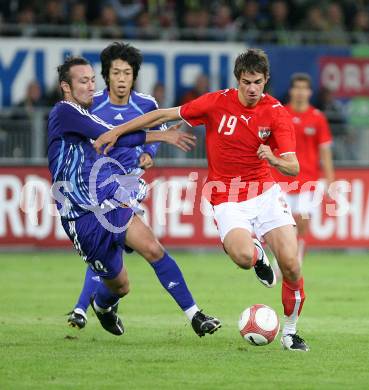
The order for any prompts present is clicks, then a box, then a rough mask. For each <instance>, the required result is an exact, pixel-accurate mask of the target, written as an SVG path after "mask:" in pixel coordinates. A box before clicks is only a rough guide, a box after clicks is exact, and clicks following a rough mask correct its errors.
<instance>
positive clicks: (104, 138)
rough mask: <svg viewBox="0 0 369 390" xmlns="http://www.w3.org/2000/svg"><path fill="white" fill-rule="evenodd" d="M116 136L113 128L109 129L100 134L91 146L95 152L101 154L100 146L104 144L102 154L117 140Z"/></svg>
mask: <svg viewBox="0 0 369 390" xmlns="http://www.w3.org/2000/svg"><path fill="white" fill-rule="evenodd" d="M117 139H118V137H117V136H116V134H115V132H114V130H109V131H107V132H105V133H104V134H101V135H100V136H99V137H98V138H97V140H96V141H95V142H94V144H93V146H94V148H95V150H96V152H97V153H99V154H101V148H102V147H103V146H104V145H106V146H105V148H104V152H103V153H104V154H107V153H108V151H109V150H110V149H111V148H112V147H113V146H114V144H115V143H116V142H117Z"/></svg>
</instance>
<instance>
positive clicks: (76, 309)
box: [73, 307, 87, 320]
mask: <svg viewBox="0 0 369 390" xmlns="http://www.w3.org/2000/svg"><path fill="white" fill-rule="evenodd" d="M73 311H74V312H75V313H77V314H80V315H81V316H82V317H83V318H84V319H85V320H87V314H86V312H85V311H84V310H83V309H80V308H79V307H76V308H75V309H74V310H73Z"/></svg>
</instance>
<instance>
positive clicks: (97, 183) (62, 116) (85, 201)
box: [48, 101, 146, 220]
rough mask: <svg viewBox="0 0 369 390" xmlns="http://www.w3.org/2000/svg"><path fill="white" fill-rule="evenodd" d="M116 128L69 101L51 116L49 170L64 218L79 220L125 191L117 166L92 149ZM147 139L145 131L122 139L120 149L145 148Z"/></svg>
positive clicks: (58, 104)
mask: <svg viewBox="0 0 369 390" xmlns="http://www.w3.org/2000/svg"><path fill="white" fill-rule="evenodd" d="M112 127H113V126H112V125H110V124H107V123H106V122H104V121H103V120H102V119H100V118H99V117H97V116H95V115H92V114H91V113H90V112H89V111H88V110H86V109H83V108H82V107H81V106H79V105H78V104H75V103H72V102H69V101H61V102H59V103H57V104H56V105H55V107H54V108H53V109H52V111H51V112H50V114H49V120H48V161H49V170H50V172H51V175H52V182H53V190H54V193H56V192H55V191H57V195H56V203H57V207H58V210H59V212H60V214H61V216H62V217H63V218H65V219H68V220H73V219H77V218H79V217H80V216H82V215H84V214H86V213H87V212H90V211H93V210H94V209H96V207H100V206H101V205H102V204H103V203H105V202H109V200H113V199H114V198H116V197H115V194H116V192H117V191H119V190H121V186H120V185H119V183H118V181H116V180H112V177H113V176H112V166H114V165H115V164H111V163H109V162H108V163H104V161H106V157H104V156H100V155H98V154H97V153H96V152H95V150H94V148H93V146H92V140H94V139H96V138H97V137H98V136H99V135H101V134H103V133H105V132H106V131H107V130H109V129H111V128H112ZM145 139H146V133H145V132H144V131H137V132H135V133H131V134H128V135H125V136H123V137H119V139H118V141H117V143H116V146H117V148H116V149H119V148H122V149H125V148H130V149H131V148H134V147H136V146H138V145H142V144H144V143H145ZM102 159H105V160H102ZM99 165H100V166H99ZM97 166H99V168H98V169H97V170H96V168H97ZM91 186H92V187H91ZM118 199H120V198H118Z"/></svg>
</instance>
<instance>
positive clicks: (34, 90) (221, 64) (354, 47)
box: [0, 0, 369, 248]
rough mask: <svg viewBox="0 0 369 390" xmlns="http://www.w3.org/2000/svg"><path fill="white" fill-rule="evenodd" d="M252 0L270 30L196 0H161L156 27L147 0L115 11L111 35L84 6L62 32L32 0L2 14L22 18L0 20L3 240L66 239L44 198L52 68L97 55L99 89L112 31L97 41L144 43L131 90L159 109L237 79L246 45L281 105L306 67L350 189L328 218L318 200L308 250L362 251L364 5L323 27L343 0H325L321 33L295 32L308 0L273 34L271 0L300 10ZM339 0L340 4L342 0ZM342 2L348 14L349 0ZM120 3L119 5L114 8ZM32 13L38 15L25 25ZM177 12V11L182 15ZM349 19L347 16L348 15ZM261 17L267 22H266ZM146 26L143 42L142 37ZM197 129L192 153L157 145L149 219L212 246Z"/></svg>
mask: <svg viewBox="0 0 369 390" xmlns="http://www.w3.org/2000/svg"><path fill="white" fill-rule="evenodd" d="M57 3H58V4H59V7H57V8H58V9H59V12H60V14H61V15H65V17H67V16H68V12H69V14H70V15H73V12H75V8H76V7H77V8H78V7H80V8H81V9H80V8H78V9H80V12H82V11H83V9H84V10H85V11H86V12H87V11H88V10H89V9H90V8H89V7H87V6H85V5H83V4H84V3H83V2H57ZM97 3H98V5H100V7H102V8H103V9H104V7H105V8H107V9H110V10H111V11H114V7H116V4H115V5H114V7H113V6H110V5H109V4H110V3H109V2H104V1H102V2H97ZM123 3H125V2H123ZM128 3H129V2H128ZM133 3H135V4H136V5H139V4H141V3H139V2H133ZM212 3H213V2H212ZM236 3H237V2H236ZM236 3H235V4H236ZM241 3H242V2H240V4H241ZM252 3H257V4H258V9H259V14H257V15H259V16H256V17H255V18H256V20H257V21H258V22H257V23H259V25H260V26H266V27H264V28H266V29H267V33H265V34H261V32H262V30H260V29H259V30H257V29H256V27H257V25H256V26H254V27H255V28H254V29H252V30H248V31H247V30H243V29H242V28H244V27H245V26H247V24H245V23H246V22H245V20H249V19H247V18H246V16H245V14H244V15H243V14H242V7H241V8H238V9H237V7H236V6H234V7H233V8H231V6H229V5H221V3H217V2H214V5H212V6H211V7H208V8H206V7H202V6H201V2H194V3H193V4H192V8H191V7H190V6H188V5H187V6H186V7H184V8H183V9H181V8H179V11H178V9H177V8H173V3H171V2H160V4H161V5H160V4H159V5H157V7H159V8H160V7H164V8H165V7H167V8H165V9H167V10H168V15H170V14H171V15H172V17H173V20H174V21H176V23H174V22H173V25H171V26H167V27H163V28H161V29H160V28H159V27H160V23H164V24H165V21H163V20H162V19H161V18H160V17H159V16H157V17H156V19H155V18H154V16H152V17H153V18H154V22H152V25H150V26H146V27H145V28H143V27H140V25H139V22H138V21H139V20H141V19H140V18H142V15H143V14H150V12H151V15H154V14H153V12H155V10H153V9H150V5H151V6H152V4H151V2H148V3H147V4H146V8H145V4H143V5H142V8H141V11H140V12H138V13H137V15H136V17H134V16H132V18H131V19H130V21H129V22H127V21H125V22H120V23H121V24H119V23H118V21H119V20H120V19H119V17H118V16H117V22H116V25H114V26H115V27H114V32H113V31H112V30H111V28H113V27H112V26H110V27H109V28H110V30H109V31H107V30H106V26H105V27H101V26H98V25H97V24H96V23H97V22H96V21H95V20H96V19H91V22H89V19H88V18H87V15H88V13H86V16H85V19H84V23H82V22H80V23H79V24H78V23H72V25H71V26H70V29H69V30H68V26H67V25H65V24H62V23H61V22H60V21H59V22H60V23H58V24H57V25H50V24H47V23H46V20H42V16H41V21H40V24H37V23H36V22H37V18H36V16H35V15H34V13H35V12H34V9H37V4H38V3H37V1H36V2H35V3H34V6H35V7H36V8H34V9H33V11H32V9H30V8H29V6H28V5H23V6H22V2H18V5H19V10H18V13H16V12H15V11H14V10H13V14H11V13H10V14H9V15H8V18H9V21H10V22H12V21H13V22H14V21H17V20H18V23H16V24H14V23H3V25H2V30H1V31H2V35H3V36H1V37H0V47H1V49H0V85H1V89H0V107H1V111H0V118H1V126H0V167H1V168H0V199H1V200H2V201H1V203H0V246H1V247H4V248H9V247H11V246H12V245H13V244H14V243H15V242H16V243H17V246H18V247H19V246H24V247H33V248H37V247H43V248H45V247H53V248H55V247H69V242H68V240H67V238H66V236H65V235H64V234H63V232H62V229H61V227H60V224H59V222H58V218H55V216H52V215H51V214H52V213H50V210H51V209H50V207H51V206H48V205H49V204H51V203H52V201H51V199H50V194H49V189H48V182H47V181H48V173H47V170H46V169H45V168H44V167H45V166H46V159H45V149H46V148H45V145H46V138H47V135H46V120H47V114H48V110H49V108H48V107H50V105H52V104H53V103H54V102H55V101H56V100H57V99H58V88H57V85H56V71H55V70H56V66H57V65H58V64H59V63H60V62H62V60H63V58H64V57H65V56H67V55H69V54H76V55H77V54H78V55H83V56H85V57H86V58H88V59H89V60H90V61H91V62H92V63H93V65H94V67H95V69H96V72H97V74H98V77H97V80H98V82H97V86H98V88H103V82H102V79H101V77H100V76H99V73H100V67H99V52H100V51H101V49H102V48H103V47H105V46H106V45H107V44H108V43H109V42H111V41H112V39H109V40H107V39H98V38H95V37H96V36H97V37H99V36H100V37H106V35H107V34H108V35H109V34H110V36H111V37H112V38H113V39H123V40H126V41H129V42H131V43H132V44H133V45H135V46H137V47H138V48H139V49H141V50H142V53H143V55H144V64H143V67H142V70H141V72H140V75H139V79H138V81H137V85H136V87H137V89H138V90H139V91H141V92H144V93H149V94H153V95H154V96H156V98H157V100H158V101H159V104H160V105H161V106H162V107H167V106H171V105H174V104H180V103H181V102H185V101H187V100H189V99H191V98H194V97H196V96H198V95H199V94H201V93H204V92H206V91H213V90H216V89H221V88H226V87H229V86H234V85H235V80H234V77H233V74H232V70H233V62H234V59H235V57H236V56H237V54H238V53H240V52H241V51H242V50H243V49H244V48H245V47H249V46H253V45H257V46H260V47H262V48H263V49H265V51H266V52H267V53H268V55H269V57H270V62H271V81H270V83H269V85H268V91H269V92H271V93H272V94H273V95H274V96H276V97H277V98H279V99H280V100H281V101H282V102H285V101H286V97H287V90H288V82H289V78H290V76H291V74H292V73H294V72H307V73H309V74H310V75H311V77H312V80H313V87H314V96H313V103H314V104H315V105H317V106H318V107H319V108H321V109H322V110H323V111H324V112H325V113H326V115H327V117H328V119H329V122H330V125H331V128H332V131H333V135H334V146H333V148H334V149H333V151H334V159H335V165H336V168H337V179H339V180H343V181H344V183H343V185H344V186H345V191H347V192H345V193H344V199H343V200H344V202H345V205H346V207H345V209H344V210H343V211H341V212H340V213H339V216H337V217H331V216H329V215H327V213H326V204H325V203H323V204H322V205H321V206H318V207H317V208H316V212H315V213H314V215H313V216H312V223H311V232H310V233H311V234H310V237H309V240H308V241H309V243H310V246H311V247H329V248H347V247H360V248H367V247H369V184H368V183H369V180H368V178H369V173H368V166H369V158H368V151H369V76H368V75H369V45H366V44H364V43H362V42H365V40H364V39H359V38H360V37H361V38H363V37H365V36H366V35H365V31H364V30H363V31H361V30H360V31H359V30H358V29H359V27H357V28H356V27H355V24H354V23H357V15H359V14H360V13H363V14H364V16H365V15H366V17H367V18H368V11H367V8H365V6H364V4H363V6H362V7H359V5H358V4H355V5H354V3H352V4H351V5H352V7H354V8H355V10H356V11H355V10H353V8H352V9H351V8H350V9H351V14H350V13H348V14H345V17H346V18H347V19H342V20H341V25H340V28H339V26H338V25H336V26H335V27H332V26H331V27H330V29H329V28H328V26H329V25H330V24H329V23H333V21H332V22H330V21H329V15H330V14H329V12H331V13H332V12H333V11H332V10H330V8H329V7H332V4H333V6H334V5H336V6H339V3H330V2H327V7H326V11H325V12H326V13H327V14H326V17H327V27H326V31H320V32H313V31H312V30H309V31H300V30H298V28H299V26H305V27H304V28H307V27H306V26H307V23H308V22H309V12H311V9H314V6H311V7H310V8H309V7H307V6H306V7H305V14H302V16H301V15H300V17H299V19H298V20H299V24H296V23H295V24H294V25H292V24H291V20H295V19H293V18H292V19H291V17H290V18H287V19H286V20H285V26H283V24H281V23H280V24H278V26H279V27H278V30H275V31H273V30H271V28H272V27H273V15H274V17H276V16H275V14H277V15H278V7H276V8H277V11H275V9H274V8H273V7H275V5H276V4H279V6H281V4H284V5H285V6H289V8H287V11H288V12H289V14H291V13H292V16H293V15H294V14H296V11H294V12H293V10H295V8H294V4H293V3H294V2H290V3H288V2H283V1H276V2H271V4H270V5H269V6H267V5H265V4H264V3H263V2H252V1H251V2H246V3H245V4H249V7H250V4H252ZM62 4H64V8H63V7H61V5H62ZM155 4H156V3H155ZM178 4H181V3H177V6H178ZM217 4H218V6H217ZM230 4H233V3H230ZM263 4H264V5H263ZM344 4H345V6H346V7H347V4H346V2H345V3H344ZM233 5H234V4H233ZM55 6H56V5H55V2H54V1H52V0H50V1H49V2H47V3H46V6H45V7H46V9H48V10H51V11H50V12H51V14H52V12H54V11H52V10H53V9H54V8H53V7H55ZM95 6H97V5H96V4H95ZM198 6H200V8H199V10H198V11H197V12H198V13H200V14H202V13H206V14H207V15H208V18H209V21H208V25H207V26H206V28H205V27H202V28H197V29H192V32H194V31H195V32H196V33H197V34H200V32H201V34H200V35H201V37H199V36H192V37H191V36H188V33H189V31H190V29H189V28H188V26H186V23H187V24H188V23H190V21H191V16H192V17H193V16H194V15H193V14H194V12H195V11H196V9H197V8H196V7H198ZM127 7H128V5H127ZM268 7H269V8H268ZM128 8H129V7H128ZM128 8H127V9H128ZM282 8H283V7H282ZM145 9H147V11H145ZM340 9H341V11H342V12H343V10H345V8H344V6H342V7H341V8H340ZM194 10H195V11H194ZM227 10H228V11H229V12H231V14H230V17H229V20H228V21H227V18H226V16H225V15H224V13H226V14H227V12H226V11H227ZM237 10H238V12H239V13H237ZM246 10H247V5H245V12H246ZM323 10H324V8H323ZM118 11H119V8H118V9H117V11H116V14H117V15H118V14H119V12H118ZM9 12H10V10H9ZM27 12H29V13H31V14H32V13H33V16H32V17H30V16H29V18H28V19H27V18H26V20H25V21H23V19H22V17H23V16H24V13H27ZM101 12H102V13H103V10H102V11H101ZM114 12H115V11H114ZM180 12H182V14H181V15H182V18H180V17H179V15H178V14H179V13H180ZM248 12H250V11H248ZM279 12H280V11H279ZM321 12H323V11H321ZM336 12H337V10H336ZM195 13H196V12H195ZM82 14H83V12H82ZM103 14H104V13H103ZM12 15H13V16H12ZM41 15H42V14H41ZM183 15H184V16H183ZM242 15H243V16H242ZM287 15H288V14H287ZM303 15H305V19H304V16H303ZM347 15H349V16H350V15H351V17H352V18H351V19H348V18H349V16H347ZM82 16H83V15H82ZM82 16H81V17H82ZM198 17H199V18H200V16H198ZM333 17H334V12H333V16H332V18H333ZM12 18H13V20H12ZM135 18H136V19H135ZM268 18H269V22H268V23H269V25H270V26H269V27H268V25H267V24H265V23H266V20H268ZM336 18H337V16H336ZM19 19H21V20H22V21H21V22H19ZM51 19H52V18H51ZM82 19H83V18H82ZM200 19H201V18H200ZM223 19H224V20H223ZM264 19H265V20H264ZM97 20H98V19H97ZM135 20H136V21H137V20H138V21H137V22H135ZM5 21H6V20H5ZM220 21H223V22H222V23H223V24H224V25H223V24H222V23H221V22H220ZM344 21H345V23H346V24H345V23H344ZM64 22H66V20H65V21H64ZM90 23H91V24H90ZM94 23H95V24H94ZM155 23H156V24H155ZM181 23H182V24H181ZM262 23H264V25H263V24H262ZM337 23H338V22H337V21H336V24H337ZM183 24H184V25H183ZM219 24H221V26H220V25H219ZM82 26H84V29H83V31H82ZM181 27H183V28H181ZM350 28H351V30H352V31H350ZM288 29H292V30H290V31H289V30H288ZM356 30H358V31H356ZM143 31H145V32H146V33H145V34H146V35H145V37H144V38H146V39H140V40H138V39H137V38H141V36H142V35H143V34H141V35H140V33H142V32H143ZM165 31H166V33H167V35H165V34H164V32H165ZM149 32H151V35H150V34H149ZM287 32H288V34H287ZM45 35H46V36H47V38H44V36H45ZM52 35H55V37H53V36H52ZM82 38H83V39H82ZM131 38H132V39H131ZM148 38H152V40H148ZM158 38H166V40H158ZM168 38H170V40H168ZM200 38H201V40H200ZM287 38H288V39H287ZM190 39H196V41H189V40H190ZM195 132H196V134H197V135H198V139H199V141H198V145H197V147H196V149H195V150H194V151H192V152H190V153H188V154H187V155H185V154H183V153H181V152H178V151H176V150H174V149H172V148H171V147H167V145H162V146H161V148H160V150H159V154H158V158H157V159H156V168H154V169H152V170H151V171H150V172H148V173H147V174H146V177H147V179H149V181H152V180H153V179H154V178H156V179H157V180H156V182H155V183H156V185H155V186H154V187H153V191H152V196H151V197H150V198H149V199H148V202H147V210H148V212H147V217H148V219H149V220H150V222H151V223H152V225H153V227H154V231H155V233H156V234H157V235H158V236H159V237H160V238H161V240H162V242H163V243H164V244H167V245H171V246H177V247H185V248H191V247H195V246H203V247H214V246H217V245H218V240H217V233H216V229H215V227H214V225H213V222H212V219H211V218H210V217H209V215H203V213H200V212H199V207H198V205H199V199H198V198H199V197H200V191H201V183H200V181H199V180H198V181H197V182H196V183H195V185H194V183H193V181H190V180H188V175H189V174H190V173H191V172H198V173H199V175H200V177H201V178H203V176H204V167H205V166H206V160H205V147H204V136H203V129H202V128H197V129H195ZM199 169H200V170H199ZM45 180H46V181H45ZM168 183H169V184H168ZM196 184H197V185H196ZM194 188H195V190H196V189H197V195H196V201H197V203H196V206H195V207H193V208H192V207H191V205H188V204H187V201H186V189H187V190H188V191H189V190H191V191H193V190H194ZM160 191H166V194H167V196H163V195H161V196H159V192H160ZM188 191H187V192H188ZM159 198H160V199H159ZM155 199H156V200H155ZM152 200H154V203H155V205H156V206H155V208H153V207H152V205H151V204H152ZM44 206H45V207H44ZM46 206H47V207H46ZM168 210H170V212H169V213H168ZM24 211H26V214H25V213H24ZM207 211H209V210H207ZM205 214H209V213H208V212H207V213H205Z"/></svg>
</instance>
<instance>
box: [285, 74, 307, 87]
mask: <svg viewBox="0 0 369 390" xmlns="http://www.w3.org/2000/svg"><path fill="white" fill-rule="evenodd" d="M296 81H306V82H307V83H308V84H309V88H312V82H311V77H310V75H309V74H307V73H302V72H300V73H294V74H293V75H292V76H291V79H290V88H292V87H293V85H294V84H295V82H296Z"/></svg>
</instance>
